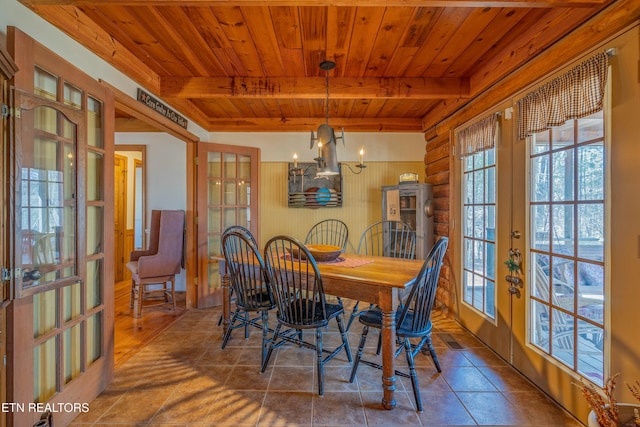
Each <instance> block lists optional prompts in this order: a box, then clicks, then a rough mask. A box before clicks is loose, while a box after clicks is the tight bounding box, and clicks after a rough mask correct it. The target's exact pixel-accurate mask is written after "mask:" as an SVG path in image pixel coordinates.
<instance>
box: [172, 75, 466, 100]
mask: <svg viewBox="0 0 640 427" xmlns="http://www.w3.org/2000/svg"><path fill="white" fill-rule="evenodd" d="M468 92H469V89H468V82H467V80H465V79H457V78H426V77H412V78H383V77H361V78H359V77H334V78H329V95H330V97H331V98H336V99H338V98H339V99H358V98H411V99H433V98H458V97H466V96H468ZM160 95H161V96H167V97H181V98H220V97H235V98H247V99H251V98H321V99H322V98H325V97H326V80H325V79H324V78H322V77H306V78H295V77H265V78H255V77H254V78H249V77H247V78H242V77H238V78H234V77H163V78H162V81H161V90H160Z"/></svg>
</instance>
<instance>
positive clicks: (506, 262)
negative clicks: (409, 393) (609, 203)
mask: <svg viewBox="0 0 640 427" xmlns="http://www.w3.org/2000/svg"><path fill="white" fill-rule="evenodd" d="M503 125H504V126H503V129H502V130H501V138H500V143H499V144H498V146H497V147H496V148H493V149H490V150H487V151H484V152H481V153H477V154H475V155H473V156H469V157H467V158H464V159H462V160H460V164H459V165H458V166H457V172H456V175H457V176H458V177H459V178H458V181H457V185H459V188H460V189H459V191H460V196H461V203H460V213H461V216H460V221H461V227H459V231H458V232H459V233H460V238H459V240H458V241H459V242H460V245H461V246H460V247H461V260H460V265H459V267H458V268H459V271H461V280H460V286H461V289H460V294H461V299H462V303H461V308H460V319H461V322H462V323H463V324H464V325H465V326H466V327H468V328H469V329H470V330H471V331H472V332H474V333H475V334H476V335H477V336H478V337H479V338H480V339H481V340H482V341H483V342H485V343H486V344H487V345H488V346H489V347H491V348H492V349H493V350H494V351H496V352H497V353H498V354H499V355H500V356H501V357H502V358H504V359H505V360H506V361H507V362H509V363H510V364H511V365H512V366H513V367H515V368H516V369H517V370H519V371H520V372H522V373H523V374H524V375H525V376H527V377H528V378H529V379H530V380H531V381H533V382H534V383H535V384H537V385H538V386H539V387H540V388H542V389H543V390H544V391H545V392H546V393H548V394H549V395H550V396H552V397H553V398H554V399H555V400H557V401H558V402H559V403H560V404H561V405H563V406H564V407H565V408H567V409H568V410H569V411H570V412H572V413H574V414H576V415H579V414H580V413H582V412H584V399H582V397H581V395H580V389H579V387H576V386H575V383H576V382H577V381H578V379H579V378H584V379H587V380H589V381H591V382H593V383H595V384H597V385H602V382H603V379H604V376H605V374H604V373H605V361H604V355H605V348H604V347H605V339H604V337H605V334H604V330H605V325H604V319H605V315H604V314H605V313H604V307H605V295H606V292H605V268H606V258H605V230H606V227H605V224H606V222H607V218H606V212H607V208H606V206H605V189H606V188H607V184H606V180H607V176H606V174H605V158H606V156H605V152H606V144H605V132H604V128H605V121H604V113H603V112H602V111H601V112H598V113H595V114H593V115H591V116H588V117H585V118H582V119H578V120H570V121H568V122H567V123H565V124H564V125H561V126H557V127H553V128H551V129H550V130H548V131H544V132H540V133H538V134H534V135H532V136H531V137H530V138H527V141H516V142H513V141H514V138H513V137H512V132H513V131H512V130H511V128H510V126H509V123H508V122H503ZM518 264H519V267H520V268H516V266H517V265H518ZM509 266H512V268H511V269H509Z"/></svg>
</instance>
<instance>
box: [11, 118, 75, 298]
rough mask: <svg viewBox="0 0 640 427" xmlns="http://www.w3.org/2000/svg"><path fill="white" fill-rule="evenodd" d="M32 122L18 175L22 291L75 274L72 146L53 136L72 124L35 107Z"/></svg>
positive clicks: (69, 141)
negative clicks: (33, 122)
mask: <svg viewBox="0 0 640 427" xmlns="http://www.w3.org/2000/svg"><path fill="white" fill-rule="evenodd" d="M34 118H36V124H37V126H38V127H37V129H36V130H35V134H36V135H35V137H34V138H33V140H32V145H31V146H30V147H26V149H24V151H23V163H22V170H21V176H20V177H21V194H20V198H21V234H22V241H23V245H22V261H23V265H22V268H23V271H24V272H25V274H24V275H23V286H24V287H31V286H36V285H42V284H44V283H49V282H52V281H55V280H60V279H64V278H68V277H72V276H75V275H76V274H77V266H76V260H75V253H76V244H75V241H74V239H73V236H75V235H76V216H75V204H76V201H75V193H76V176H75V171H74V168H73V167H69V159H70V158H71V159H72V158H73V157H74V156H75V153H76V144H75V140H73V139H71V140H69V139H67V138H64V137H62V136H58V135H57V133H56V131H59V132H62V129H63V128H68V127H69V126H71V127H75V125H74V124H73V123H71V122H69V121H68V120H67V119H66V118H65V117H64V115H62V114H60V113H59V112H57V111H55V110H53V109H51V108H48V107H38V108H37V109H36V111H35V112H34ZM38 118H39V119H38ZM63 124H64V125H63Z"/></svg>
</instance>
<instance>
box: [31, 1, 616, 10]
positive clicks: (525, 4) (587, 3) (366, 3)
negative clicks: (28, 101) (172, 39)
mask: <svg viewBox="0 0 640 427" xmlns="http://www.w3.org/2000/svg"><path fill="white" fill-rule="evenodd" d="M608 1H609V0H542V1H522V0H499V1H470V0H436V1H429V0H20V2H21V3H24V4H27V5H33V6H36V5H41V6H54V5H58V6H59V5H66V6H83V5H101V6H104V5H112V6H358V7H362V6H377V7H393V6H400V7H401V6H406V7H526V8H532V7H545V8H548V7H590V6H593V5H598V4H603V3H606V2H608Z"/></svg>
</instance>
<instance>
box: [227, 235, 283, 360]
mask: <svg viewBox="0 0 640 427" xmlns="http://www.w3.org/2000/svg"><path fill="white" fill-rule="evenodd" d="M247 231H248V230H247V229H245V228H244V227H231V228H229V229H227V230H225V232H224V234H223V235H222V253H223V254H224V258H225V261H226V268H227V272H228V274H229V278H230V281H231V288H232V289H233V292H234V294H235V296H236V309H235V311H234V312H233V315H232V316H231V321H230V323H229V327H228V328H227V330H226V331H225V333H224V337H223V339H222V348H225V347H226V345H227V342H228V341H229V338H230V337H231V332H232V331H233V330H234V329H237V328H242V327H244V330H245V332H244V336H245V338H249V326H254V327H257V328H260V329H262V356H261V364H263V363H264V362H265V356H266V349H267V343H268V335H269V317H268V316H269V310H272V309H274V308H275V301H274V298H273V294H272V293H271V288H270V286H269V282H268V281H267V276H266V271H265V264H264V261H263V259H262V256H260V252H259V250H258V247H257V246H256V244H255V240H254V239H253V237H252V236H251V233H248V234H247ZM252 312H255V313H258V314H259V315H260V316H259V317H255V318H251V316H250V313H252ZM236 322H239V323H238V324H236ZM258 322H260V325H259V324H258Z"/></svg>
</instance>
